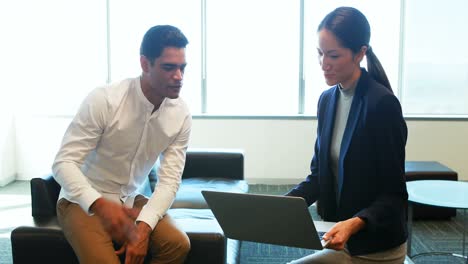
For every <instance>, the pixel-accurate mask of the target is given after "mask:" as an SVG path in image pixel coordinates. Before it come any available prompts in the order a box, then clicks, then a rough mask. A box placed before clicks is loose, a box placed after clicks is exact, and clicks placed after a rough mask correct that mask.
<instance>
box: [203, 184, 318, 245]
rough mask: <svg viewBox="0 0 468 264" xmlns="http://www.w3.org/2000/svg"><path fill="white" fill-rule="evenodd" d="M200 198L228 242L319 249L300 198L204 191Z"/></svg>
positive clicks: (311, 221) (312, 227)
mask: <svg viewBox="0 0 468 264" xmlns="http://www.w3.org/2000/svg"><path fill="white" fill-rule="evenodd" d="M202 194H203V196H204V197H205V200H206V202H207V203H208V206H209V207H210V208H211V210H212V211H213V214H214V216H215V217H216V219H217V220H218V223H219V225H220V226H221V228H222V229H223V231H224V235H225V236H226V237H228V238H231V239H237V240H246V241H253V242H260V243H269V244H276V245H283V246H290V247H301V248H309V249H317V250H320V249H322V248H323V247H322V244H321V242H320V238H319V236H318V234H317V230H316V228H315V226H314V222H313V220H312V218H311V216H310V213H309V210H308V208H307V203H306V202H305V200H304V199H302V198H299V197H290V196H279V195H263V194H247V193H231V192H219V191H207V190H205V191H202Z"/></svg>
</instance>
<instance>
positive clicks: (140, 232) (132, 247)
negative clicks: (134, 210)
mask: <svg viewBox="0 0 468 264" xmlns="http://www.w3.org/2000/svg"><path fill="white" fill-rule="evenodd" d="M136 232H137V238H138V239H137V240H135V241H130V242H129V243H127V245H126V251H127V254H126V255H125V264H141V263H143V261H144V260H145V256H146V254H147V252H148V243H149V238H150V235H151V232H152V230H151V227H150V226H149V225H148V224H146V223H145V222H138V224H137V227H136ZM121 250H122V249H120V250H119V251H121Z"/></svg>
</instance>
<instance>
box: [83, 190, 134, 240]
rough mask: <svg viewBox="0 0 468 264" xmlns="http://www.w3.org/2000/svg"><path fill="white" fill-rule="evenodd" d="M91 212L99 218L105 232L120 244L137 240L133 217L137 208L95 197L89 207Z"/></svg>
mask: <svg viewBox="0 0 468 264" xmlns="http://www.w3.org/2000/svg"><path fill="white" fill-rule="evenodd" d="M90 210H91V212H93V213H94V214H96V215H97V216H98V217H99V219H100V220H101V222H102V224H103V225H104V228H105V229H106V231H107V233H109V234H110V235H111V237H112V239H113V240H115V241H117V242H118V243H120V244H124V243H125V242H126V241H137V240H138V238H137V235H138V234H137V232H136V226H135V219H136V217H137V216H138V214H139V210H138V209H133V208H126V207H124V206H123V205H120V204H117V203H114V202H111V201H109V200H106V199H104V198H99V199H97V200H96V201H95V202H94V203H93V204H92V205H91V207H90Z"/></svg>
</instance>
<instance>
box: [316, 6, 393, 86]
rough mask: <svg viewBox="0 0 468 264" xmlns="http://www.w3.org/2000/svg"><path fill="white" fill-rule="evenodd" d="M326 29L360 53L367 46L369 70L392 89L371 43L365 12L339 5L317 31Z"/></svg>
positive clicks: (353, 50) (346, 45)
mask: <svg viewBox="0 0 468 264" xmlns="http://www.w3.org/2000/svg"><path fill="white" fill-rule="evenodd" d="M322 29H326V30H328V31H330V32H332V33H333V34H334V35H335V37H336V39H337V40H338V42H339V43H340V44H341V46H343V47H345V48H348V49H350V50H351V51H352V52H353V54H356V53H358V52H359V51H360V50H361V48H362V46H366V47H367V51H366V58H367V70H368V71H369V74H370V75H371V76H372V78H374V79H375V80H376V81H377V82H379V83H380V84H382V85H383V86H385V87H387V88H388V89H390V91H391V90H392V87H391V86H390V82H389V81H388V78H387V74H385V70H384V69H383V67H382V64H381V63H380V61H379V59H378V58H377V56H375V54H374V52H373V51H372V48H371V46H370V45H369V41H370V36H371V31H370V25H369V22H368V21H367V19H366V17H365V16H364V14H362V13H361V12H360V11H359V10H357V9H356V8H353V7H338V8H337V9H335V10H333V11H332V12H331V13H329V14H328V15H327V16H325V18H324V19H323V20H322V22H321V23H320V25H319V26H318V29H317V32H319V31H321V30H322Z"/></svg>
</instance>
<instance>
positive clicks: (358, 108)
mask: <svg viewBox="0 0 468 264" xmlns="http://www.w3.org/2000/svg"><path fill="white" fill-rule="evenodd" d="M363 75H364V74H363ZM362 77H363V76H361V79H360V81H359V82H358V86H357V87H356V92H355V94H354V98H353V102H352V103H351V109H350V110H349V115H348V121H347V122H346V128H345V131H344V134H343V139H342V140H341V148H340V160H339V175H338V203H339V201H340V196H341V189H342V186H343V178H344V175H343V171H344V160H345V157H346V154H347V153H348V149H349V145H350V144H351V139H352V138H353V134H354V131H355V130H356V126H357V124H358V121H359V120H360V119H361V118H362V116H361V115H362V108H363V105H364V103H363V97H362V93H363V92H364V91H363V89H364V87H361V86H362V83H363V82H362V79H363V78H362Z"/></svg>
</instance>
